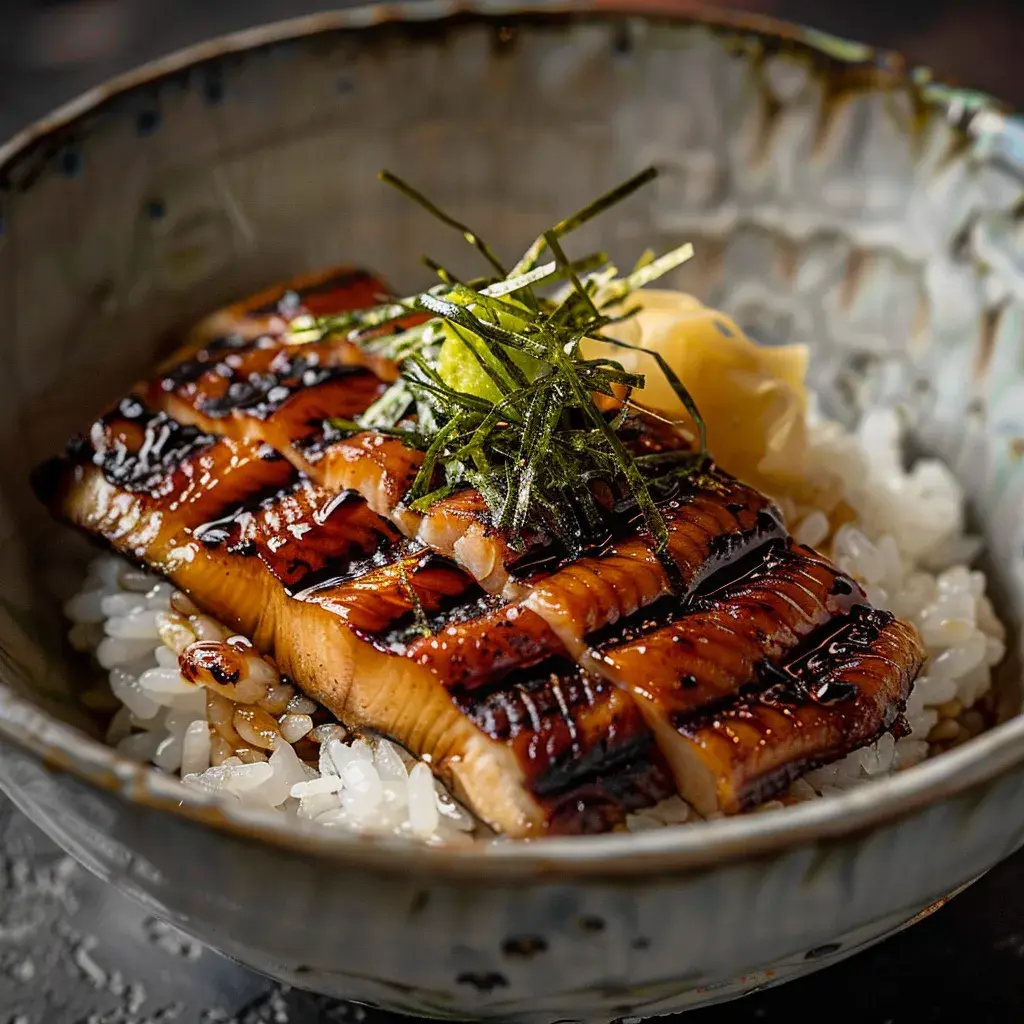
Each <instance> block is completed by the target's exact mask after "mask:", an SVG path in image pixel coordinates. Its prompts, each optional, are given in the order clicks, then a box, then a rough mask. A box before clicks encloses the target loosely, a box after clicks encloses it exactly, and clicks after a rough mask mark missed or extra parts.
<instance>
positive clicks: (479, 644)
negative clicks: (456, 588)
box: [408, 591, 565, 693]
mask: <svg viewBox="0 0 1024 1024" xmlns="http://www.w3.org/2000/svg"><path fill="white" fill-rule="evenodd" d="M481 593H482V591H481ZM481 603H482V604H483V605H484V611H483V614H481V615H480V616H479V617H478V618H475V619H472V620H470V621H452V620H447V621H445V622H444V623H442V624H441V628H440V629H438V630H437V631H436V632H434V633H432V634H430V635H428V636H420V637H417V638H416V639H415V640H414V641H413V642H412V643H411V644H410V645H409V649H408V656H409V657H410V658H412V659H413V660H415V661H416V662H417V663H418V664H420V665H423V666H425V667H426V668H428V669H430V670H431V671H432V672H433V673H434V674H435V675H436V676H437V678H438V679H439V681H440V682H441V683H442V685H443V686H445V687H446V688H448V689H451V690H456V689H457V690H462V691H465V692H467V693H469V692H472V691H473V690H476V689H479V688H481V687H487V686H489V685H491V684H493V683H494V682H495V681H496V680H500V679H502V678H504V677H505V676H506V675H508V674H509V673H510V672H513V671H515V670H517V669H526V668H530V667H532V666H534V665H537V664H539V663H540V662H542V661H545V660H547V659H548V658H552V657H555V656H557V655H562V654H565V648H564V646H563V645H562V643H561V641H560V640H559V639H558V637H557V636H556V635H555V633H554V632H553V631H552V630H551V627H550V626H548V624H547V623H546V622H545V621H544V620H543V619H542V618H540V616H538V615H536V614H535V613H534V612H532V611H530V610H529V609H528V608H523V607H522V606H521V605H515V604H499V606H498V607H494V605H495V603H498V599H496V598H493V597H489V598H486V600H485V601H483V602H481ZM488 605H489V606H490V607H488Z"/></svg>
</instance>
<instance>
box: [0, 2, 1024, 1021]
mask: <svg viewBox="0 0 1024 1024" xmlns="http://www.w3.org/2000/svg"><path fill="white" fill-rule="evenodd" d="M623 2H624V3H625V2H627V0H623ZM324 6H327V5H325V4H316V3H308V2H300V0H292V2H287V0H73V2H59V3H55V2H52V0H51V2H42V0H35V2H32V0H0V138H3V137H7V136H9V135H10V134H11V133H12V132H13V131H15V130H16V129H18V128H20V127H22V126H24V125H25V124H27V123H28V122H30V121H31V120H32V119H34V118H36V117H38V116H40V115H42V114H44V113H46V112H47V111H48V110H50V109H52V108H53V107H54V106H56V105H57V104H59V103H62V102H64V101H65V100H67V99H70V98H72V97H73V96H74V95H76V94H77V93H78V92H80V91H82V90H83V89H86V88H88V87H90V86H92V85H95V84H97V83H99V82H101V81H103V80H104V79H106V78H108V77H110V76H111V75H113V74H116V73H118V72H119V71H123V70H126V69H127V68H130V67H132V66H134V65H136V64H140V63H143V62H144V61H147V60H150V59H152V58H154V57H157V56H160V55H161V54H164V53H168V52H170V51H173V50H175V49H178V48H180V47H183V46H187V45H189V44H190V43H193V42H197V41H199V40H201V39H204V38H208V37H210V36H213V35H217V34H220V33H223V32H228V31H232V30H235V29H239V28H244V27H248V26H250V25H254V24H258V23H261V22H266V21H272V20H275V19H278V18H283V17H290V16H294V15H299V14H306V13H309V12H310V11H314V10H317V9H320V8H322V7H324ZM712 6H715V5H712ZM717 6H719V7H727V6H729V7H733V6H739V7H744V8H746V9H748V10H752V9H756V10H760V11H762V12H764V13H769V14H772V15H775V16H778V17H782V18H788V19H790V20H794V21H800V22H803V23H806V24H811V25H813V26H814V27H816V28H819V29H823V30H827V31H831V32H834V33H837V34H840V35H845V36H848V37H851V38H855V39H860V40H862V41H865V42H870V43H874V44H877V45H881V46H885V47H889V48H892V49H898V50H901V51H902V52H904V53H905V54H906V55H907V56H908V57H910V58H911V59H912V60H914V61H915V62H918V63H924V64H928V65H930V66H931V67H932V68H934V69H935V70H936V72H937V73H938V74H940V75H941V76H943V77H947V78H952V79H954V80H955V81H957V82H959V83H960V84H964V85H970V86H973V87H976V88H980V89H983V90H985V91H988V92H991V93H994V94H995V95H997V96H999V97H1001V98H1003V99H1006V100H1008V101H1010V102H1011V103H1014V104H1015V105H1018V106H1021V107H1024V65H1022V63H1021V55H1022V52H1024V46H1022V44H1024V0H1016V2H1014V0H981V2H974V3H972V2H969V0H945V2H943V0H935V2H931V3H927V4H922V3H913V2H908V0H888V2H880V0H871V2H864V3H857V2H854V0H830V2H817V3H815V2H813V0H761V2H758V0H748V2H746V3H743V4H739V5H736V4H731V3H719V4H717ZM12 813H13V812H11V811H10V810H9V809H8V808H6V807H5V808H3V809H2V814H3V816H4V817H6V816H8V815H10V814H12ZM29 828H30V827H29V826H27V824H25V823H24V822H20V823H18V824H17V826H16V829H15V831H19V830H20V831H19V834H20V832H24V831H26V830H28V829H29ZM29 845H31V846H32V848H33V851H34V852H33V854H32V857H33V858H35V859H36V863H48V861H47V858H50V859H52V858H53V857H54V856H55V854H54V853H53V852H52V850H51V849H50V848H49V845H48V844H47V843H46V842H45V840H41V839H39V838H37V837H33V839H32V840H31V843H30V844H29ZM12 857H13V855H12V854H11V852H10V849H9V848H8V849H7V850H4V851H0V909H2V907H3V906H4V904H3V892H4V887H5V885H6V886H9V885H10V884H13V883H11V881H10V879H9V878H8V879H6V880H5V878H4V877H2V875H3V871H2V869H3V866H4V861H5V859H6V860H10V861H12ZM39 858H42V859H41V860H40V859H39ZM12 863H13V861H12ZM72 881H73V886H77V887H78V890H80V891H78V893H77V896H75V899H77V901H78V902H77V906H78V908H79V910H78V914H79V915H80V916H81V915H83V914H84V916H85V917H86V918H88V919H89V923H90V924H92V925H97V924H98V923H101V924H103V929H102V930H104V931H105V933H106V936H105V937H106V938H107V940H108V943H107V946H108V948H107V952H106V955H107V962H105V963H104V964H103V965H102V967H103V972H105V976H106V977H107V978H108V981H109V979H110V978H116V977H119V976H120V975H119V974H118V963H117V962H109V961H110V960H111V959H113V960H115V961H116V960H117V958H118V956H123V957H124V958H125V959H128V958H129V952H128V951H129V949H130V948H131V947H130V945H129V943H128V942H127V941H120V942H119V941H118V929H119V924H118V914H121V915H122V916H123V919H124V921H125V922H127V921H128V920H129V918H132V914H133V912H132V911H131V910H130V909H128V908H126V907H121V906H120V904H118V902H117V898H116V897H113V896H108V895H106V894H104V893H97V892H95V891H92V890H90V888H89V887H90V886H91V885H92V884H93V883H91V882H89V880H88V879H86V878H85V877H84V875H80V874H79V875H75V877H74V878H73V880H72ZM69 898H70V897H69ZM40 899H42V897H40ZM103 901H106V902H103ZM8 905H10V904H8ZM119 908H120V909H119ZM60 914H65V912H64V911H63V910H61V911H60V912H59V914H58V922H60V921H61V920H64V919H62V918H61V917H60ZM135 916H136V917H137V916H138V915H137V913H136V914H135ZM65 918H66V920H71V921H72V923H74V918H73V917H69V916H68V915H66V914H65ZM101 919H102V920H101ZM66 920H65V923H63V924H61V923H58V924H57V926H56V927H57V930H58V931H59V930H60V928H64V929H65V932H64V934H65V938H66V937H67V935H68V934H72V931H69V929H70V928H71V926H70V925H68V924H67V923H66ZM2 925H3V922H2V921H0V969H2V970H5V971H7V973H8V974H10V970H14V971H15V972H17V970H21V974H22V975H24V977H19V976H17V975H16V974H15V975H11V977H16V980H17V981H18V984H17V985H16V986H15V987H13V988H12V987H9V986H5V985H2V984H0V1022H4V1021H9V1022H11V1024H36V1019H37V1018H38V1020H39V1021H40V1024H80V1022H81V1024H85V1022H86V1021H90V1022H91V1021H92V1020H96V1021H99V1020H101V1019H102V1020H103V1021H106V1020H107V1019H108V1018H107V1016H106V1015H103V1016H102V1017H100V1016H98V1015H96V1013H95V1012H94V1013H93V1016H91V1017H90V1011H91V1010H92V1011H95V1009H96V1007H95V1006H94V1007H90V1006H83V1005H81V1002H80V1001H76V1002H75V1005H74V1007H72V1004H71V1002H70V1001H69V1002H68V1005H67V1006H64V1007H62V1008H61V1009H59V1010H58V1009H57V1008H56V1007H57V1005H58V1004H60V1003H61V1000H60V999H59V998H58V999H57V1002H56V1003H52V1004H49V1005H50V1009H45V1004H44V1008H42V1009H40V1007H39V1005H38V1001H37V1000H36V1001H34V1000H33V998H32V989H33V986H37V987H38V986H41V985H42V984H43V981H42V979H41V978H38V977H36V978H35V979H34V980H33V977H31V976H29V972H28V971H27V969H25V968H24V967H23V964H24V963H27V962H28V961H27V960H18V959H17V956H15V953H16V952H17V950H16V949H15V948H14V946H13V945H12V942H14V940H12V938H11V936H10V935H9V934H8V931H7V930H5V929H4V928H3V927H2ZM122 930H123V931H124V935H125V936H127V934H128V924H127V923H125V925H124V927H123V929H122ZM89 949H92V947H91V946H89ZM118 949H120V950H122V951H123V952H122V953H118ZM79 952H80V950H78V947H75V950H73V951H72V954H71V960H72V961H75V962H76V963H77V962H78V961H77V960H76V959H75V958H76V957H77V956H78V953H79ZM134 952H135V953H136V954H137V953H138V950H137V949H136V950H134ZM86 955H87V956H92V955H93V954H89V953H88V952H87V953H86ZM95 956H99V954H98V953H97V954H95ZM130 959H132V960H133V961H135V962H133V963H132V965H131V969H132V970H133V971H134V972H135V974H136V975H141V976H145V975H147V973H149V974H151V975H153V978H154V979H155V978H156V976H157V975H159V984H156V987H157V988H159V987H161V986H163V987H169V988H171V989H173V988H175V987H180V988H182V989H184V990H191V991H193V992H194V993H195V994H196V995H197V996H199V994H200V990H201V991H202V993H204V995H203V996H202V998H207V997H206V995H205V993H206V992H209V996H208V1005H210V1006H213V1005H214V1004H216V1005H218V1006H224V1005H226V1006H228V1007H230V1010H229V1013H230V1014H232V1015H233V1016H230V1017H223V1016H220V1015H219V1012H218V1013H217V1015H215V1016H211V1015H210V1014H211V1013H214V1011H208V1012H207V1013H203V1012H202V1010H203V1006H204V1004H203V1003H202V1002H201V1001H200V1003H199V1004H196V1003H195V1001H194V1000H193V1001H191V1005H189V1006H186V1007H183V1008H182V1009H181V1010H179V1011H178V1012H177V1013H176V1014H175V1015H173V1016H168V1017H167V1018H161V1017H154V1016H152V1013H153V1009H152V1007H150V1008H149V1009H148V1010H147V1008H146V1006H145V1005H143V1006H142V1007H141V1008H140V1009H139V1010H138V1013H137V1014H136V1015H135V1016H129V1017H123V1018H122V1017H120V1016H119V1017H117V1018H116V1019H117V1024H122V1021H123V1022H124V1024H134V1022H135V1021H138V1022H139V1024H142V1022H145V1021H155V1020H157V1019H166V1020H168V1021H170V1020H172V1019H175V1020H179V1021H181V1022H182V1024H205V1021H209V1022H210V1024H213V1021H215V1020H218V1021H220V1020H229V1019H230V1020H235V1021H239V1022H242V1024H249V1022H252V1024H263V1022H266V1024H270V1022H271V1021H273V1022H275V1024H333V1022H337V1021H342V1020H346V1021H348V1020H352V1021H359V1020H365V1021H366V1024H380V1022H382V1021H384V1020H385V1019H386V1018H385V1017H384V1016H383V1015H380V1014H374V1013H372V1012H371V1013H369V1014H367V1015H366V1016H365V1017H364V1016H363V1014H362V1012H361V1011H359V1010H357V1009H354V1008H351V1007H343V1006H340V1005H338V1004H335V1003H331V1002H330V1001H327V1000H323V999H320V998H318V997H313V996H308V995H305V994H303V993H298V992H288V991H281V990H279V989H277V988H276V987H274V986H271V985H270V984H269V983H264V982H263V981H262V980H260V979H257V978H254V977H252V976H250V975H248V974H247V973H246V972H243V971H241V969H240V968H238V967H237V966H235V965H228V964H226V963H222V962H221V961H220V960H219V959H218V958H216V957H213V956H211V955H210V954H208V953H204V954H202V956H201V957H200V958H199V959H195V958H190V956H178V957H176V958H171V959H170V960H168V958H167V957H166V956H162V957H161V956H160V955H159V953H158V951H157V950H154V951H153V952H152V954H151V955H150V954H149V953H146V954H145V955H144V956H142V957H141V958H140V957H139V956H138V955H135V956H132V957H130ZM8 961H9V962H10V963H12V964H15V967H14V968H11V969H10V970H7V968H6V967H5V966H4V965H5V964H7V962H8ZM83 962H84V961H83ZM18 964H21V965H22V967H20V968H19V967H18ZM79 967H81V964H79ZM127 969H128V968H127V967H126V970H127ZM86 973H88V971H87V972H86ZM69 977H70V975H69ZM46 984H47V986H48V987H50V986H56V987H58V988H59V986H60V985H61V984H64V982H61V981H60V980H59V978H58V976H57V974H56V973H54V974H53V976H52V977H48V978H47V982H46ZM67 984H69V985H70V981H68V982H67ZM154 984H155V982H154V980H153V979H150V989H151V990H152V989H153V988H154ZM100 988H102V986H100V987H97V996H96V998H97V1000H99V998H100ZM108 990H109V984H108V986H107V989H106V990H104V991H105V992H106V993H107V995H109V991H108ZM52 994H53V993H51V995H52ZM86 1002H88V998H87V999H86ZM151 1002H152V1000H150V1003H151ZM96 1005H97V1006H98V1005H99V1004H98V1003H97V1004H96ZM126 1012H127V1011H126ZM40 1013H42V1016H40ZM147 1013H148V1014H149V1015H147ZM854 1014H856V1016H857V1018H859V1019H860V1021H861V1022H862V1024H909V1022H915V1024H916V1022H934V1024H947V1022H949V1024H952V1022H956V1024H963V1021H964V1020H965V1019H966V1020H969V1021H970V1022H971V1024H988V1022H998V1024H1002V1022H1020V1021H1024V854H1021V855H1018V856H1017V857H1016V858H1014V859H1012V860H1010V861H1009V862H1007V863H1005V864H1003V865H1002V866H1001V867H999V868H998V869H996V870H995V871H993V872H992V873H991V874H989V875H988V876H987V877H986V878H984V879H983V880H982V881H980V882H978V883H977V884H976V885H975V886H974V887H973V888H972V889H970V890H968V892H967V893H965V894H964V895H962V896H960V897H958V898H957V899H956V900H954V901H953V902H952V903H950V904H949V905H948V906H947V907H946V908H945V909H944V910H942V911H941V912H940V913H939V914H937V915H936V916H934V917H932V918H930V919H929V920H927V921H925V922H923V923H922V924H920V925H918V926H917V927H915V928H914V929H913V930H912V931H910V932H907V933H904V934H903V935H900V936H898V937H896V938H894V939H892V940H890V941H888V942H886V943H884V944H883V945H881V946H878V947H876V948H875V949H873V950H870V951H868V952H867V953H864V954H862V955H861V956H859V957H856V958H855V959H853V960H851V961H847V962H846V963H844V964H840V965H838V966H836V967H834V968H832V969H830V970H827V971H825V972H822V973H819V974H817V975H815V976H813V977H811V978H808V979H805V980H803V981H800V982H796V983H793V984H791V985H788V986H785V987H783V988H781V989H777V990H774V991H770V992H766V993H763V994H759V995H755V996H753V997H750V998H748V999H745V1000H743V1001H741V1002H738V1003H734V1004H731V1005H729V1006H724V1007H721V1008H714V1009H710V1010H703V1011H698V1012H696V1013H694V1014H692V1015H690V1016H688V1017H687V1018H686V1020H687V1022H693V1024H738V1022H753V1021H768V1022H772V1021H783V1020H785V1021H787V1022H793V1024H799V1022H802V1021H807V1020H811V1019H814V1020H822V1021H827V1020H829V1019H834V1018H836V1017H839V1018H842V1017H851V1018H852V1016H853V1015H854ZM110 1020H114V1018H110Z"/></svg>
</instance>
